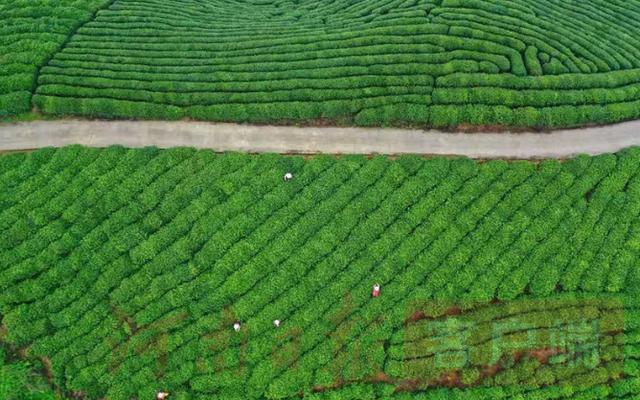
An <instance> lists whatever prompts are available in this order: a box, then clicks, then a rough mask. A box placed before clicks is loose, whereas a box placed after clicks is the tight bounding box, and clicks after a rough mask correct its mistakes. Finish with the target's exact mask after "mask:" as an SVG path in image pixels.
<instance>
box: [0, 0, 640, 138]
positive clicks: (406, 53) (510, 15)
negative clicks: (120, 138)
mask: <svg viewBox="0 0 640 400" xmlns="http://www.w3.org/2000/svg"><path fill="white" fill-rule="evenodd" d="M26 4H29V6H25V5H26ZM54 4H55V5H54ZM0 18H2V21H3V22H5V24H4V25H3V27H2V32H3V33H5V35H4V36H3V39H2V40H1V41H0V116H1V115H11V114H16V113H20V112H27V111H29V110H31V109H33V110H34V111H36V112H38V113H44V114H46V115H51V116H66V115H75V116H83V117H90V118H91V117H93V118H95V117H102V118H137V119H183V118H188V119H200V120H212V121H235V122H254V123H304V124H319V123H321V124H327V123H331V124H340V125H352V124H355V125H372V126H380V125H399V126H405V125H410V126H429V127H436V128H455V127H467V126H471V127H487V126H488V127H494V126H500V127H504V126H510V127H524V128H559V127H573V126H580V125H589V124H607V123H614V122H619V121H623V120H630V119H637V118H638V117H640V1H639V0H581V1H566V0H366V1H365V0H331V1H319V0H294V1H292V0H271V1H269V0H239V1H221V0H201V1H194V0H93V1H90V0H84V1H71V0H59V1H56V2H50V1H46V0H36V1H30V2H26V1H23V0H9V1H5V2H4V3H3V4H0ZM37 115H40V114H37Z"/></svg>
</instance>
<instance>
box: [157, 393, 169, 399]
mask: <svg viewBox="0 0 640 400" xmlns="http://www.w3.org/2000/svg"><path fill="white" fill-rule="evenodd" d="M167 397H169V392H158V393H157V394H156V400H166V399H167Z"/></svg>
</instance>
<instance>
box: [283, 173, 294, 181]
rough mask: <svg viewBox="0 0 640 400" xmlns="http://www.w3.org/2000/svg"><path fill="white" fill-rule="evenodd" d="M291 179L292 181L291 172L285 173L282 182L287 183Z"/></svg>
mask: <svg viewBox="0 0 640 400" xmlns="http://www.w3.org/2000/svg"><path fill="white" fill-rule="evenodd" d="M291 179H293V174H292V173H291V172H287V173H286V174H284V181H285V182H288V181H290V180H291Z"/></svg>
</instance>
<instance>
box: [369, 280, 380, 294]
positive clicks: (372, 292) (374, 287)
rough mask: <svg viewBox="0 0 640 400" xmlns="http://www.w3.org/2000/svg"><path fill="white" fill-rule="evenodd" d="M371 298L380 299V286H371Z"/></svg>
mask: <svg viewBox="0 0 640 400" xmlns="http://www.w3.org/2000/svg"><path fill="white" fill-rule="evenodd" d="M371 296H372V297H380V285H379V284H377V283H376V284H375V285H373V289H372V290H371Z"/></svg>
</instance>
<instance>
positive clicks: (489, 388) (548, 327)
mask: <svg viewBox="0 0 640 400" xmlns="http://www.w3.org/2000/svg"><path fill="white" fill-rule="evenodd" d="M286 172H291V173H292V174H293V179H292V180H290V181H288V182H285V181H284V180H283V175H284V174H285V173H286ZM0 232H1V237H2V238H3V240H2V241H0V317H1V318H2V325H1V327H0V342H1V343H4V344H5V345H7V346H11V347H12V348H15V349H17V352H18V353H20V354H21V355H22V356H23V357H26V358H27V359H29V360H37V359H40V360H43V362H44V361H46V362H47V363H48V364H49V365H50V374H51V380H52V383H53V384H55V385H56V387H57V388H58V389H59V390H60V391H61V393H64V394H66V395H68V396H70V395H71V394H72V393H74V392H75V393H78V392H79V393H81V394H83V395H85V396H87V398H104V397H106V398H108V399H112V400H120V399H122V400H125V399H127V400H128V399H130V398H132V397H134V398H136V397H137V398H139V399H149V398H153V396H154V394H155V392H156V391H158V390H168V391H169V392H171V393H172V396H174V398H177V399H205V398H206V399H211V398H223V399H234V398H238V399H240V398H242V399H265V398H268V399H281V398H292V399H294V398H299V397H300V396H304V397H308V398H311V399H324V398H331V399H334V398H340V399H374V398H381V399H388V398H393V399H407V398H418V399H420V398H425V399H426V398H428V399H433V398H436V399H438V398H441V399H450V398H454V399H455V398H459V399H488V398H492V399H493V398H497V399H507V398H510V399H519V398H536V399H573V398H575V399H577V398H594V399H611V398H627V397H629V398H631V397H636V396H637V395H638V393H640V369H639V367H640V364H639V361H638V357H639V356H640V351H639V348H638V338H639V337H640V336H639V335H638V330H639V329H640V318H639V315H638V313H639V312H640V307H639V304H638V299H639V298H640V297H638V288H639V287H640V286H639V284H640V269H638V266H637V260H638V259H639V257H640V236H639V235H640V150H638V149H629V150H625V151H623V152H620V153H618V154H609V155H602V156H596V157H587V156H581V157H577V158H573V159H570V160H566V161H562V162H559V161H543V162H540V163H533V162H522V161H515V162H506V161H489V162H474V161H471V160H468V159H464V158H430V159H423V158H420V157H415V156H402V157H398V158H396V159H391V158H387V157H381V156H376V157H371V158H368V157H362V156H340V157H333V156H314V157H308V158H303V157H299V156H280V155H274V154H263V155H245V154H239V153H226V154H215V153H213V152H211V151H204V150H200V151H199V150H194V149H188V148H176V149H170V150H159V149H156V148H145V149H125V148H121V147H110V148H106V149H93V148H83V147H79V146H70V147H64V148H61V149H51V148H47V149H42V150H38V151H34V152H30V153H11V154H6V155H3V156H0ZM375 283H379V284H381V286H382V292H381V296H380V297H378V298H372V297H371V288H372V285H373V284H375ZM275 319H279V320H280V321H281V326H280V327H279V328H276V327H274V325H273V321H274V320H275ZM235 321H240V323H241V329H240V332H235V331H234V330H233V328H232V326H233V324H234V322H235Z"/></svg>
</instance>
